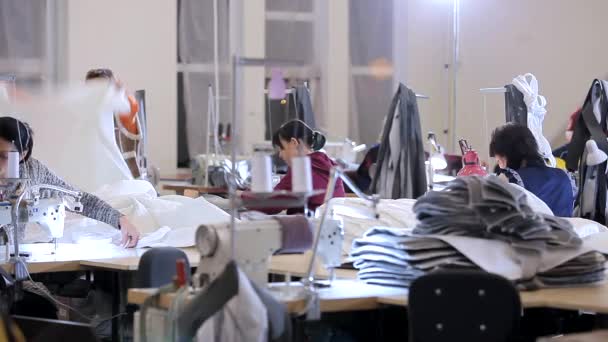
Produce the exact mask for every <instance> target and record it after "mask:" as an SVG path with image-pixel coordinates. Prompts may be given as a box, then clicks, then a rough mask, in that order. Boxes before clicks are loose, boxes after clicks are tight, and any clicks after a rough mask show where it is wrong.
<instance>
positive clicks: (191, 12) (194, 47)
mask: <svg viewBox="0 0 608 342" xmlns="http://www.w3.org/2000/svg"><path fill="white" fill-rule="evenodd" d="M228 4H229V2H228V1H226V0H218V1H217V5H218V14H219V15H218V38H219V39H218V57H219V64H220V66H219V89H218V85H217V84H216V80H215V73H214V40H213V35H214V23H213V10H214V9H213V0H180V3H179V14H178V15H179V17H178V25H179V27H178V45H179V46H178V63H179V67H178V70H179V72H180V74H181V75H180V76H181V77H179V78H178V79H180V80H181V84H180V90H181V91H182V93H181V99H180V101H182V103H181V105H182V106H181V107H182V111H183V113H181V114H182V116H183V117H182V118H181V119H182V120H180V121H182V125H180V126H182V127H183V129H185V135H186V139H185V142H184V143H186V144H187V150H188V156H187V157H189V158H192V157H194V156H196V155H199V154H202V153H205V148H206V146H207V143H208V139H207V105H208V101H209V98H208V87H209V85H211V86H212V87H213V93H214V94H215V96H219V98H220V101H219V110H218V113H219V117H220V122H222V123H224V124H225V123H227V122H229V121H230V111H231V110H232V107H231V102H230V99H231V92H232V81H231V77H230V40H229V36H230V27H229V8H228ZM217 109H218V108H216V110H217ZM179 134H181V135H183V134H184V132H180V133H179ZM183 148H185V146H182V149H183ZM182 152H183V151H182ZM180 159H181V158H180ZM180 161H181V162H187V161H183V160H180Z"/></svg>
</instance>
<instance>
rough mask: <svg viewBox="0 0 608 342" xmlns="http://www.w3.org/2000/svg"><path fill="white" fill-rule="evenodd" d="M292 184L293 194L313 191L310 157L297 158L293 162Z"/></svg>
mask: <svg viewBox="0 0 608 342" xmlns="http://www.w3.org/2000/svg"><path fill="white" fill-rule="evenodd" d="M291 172H292V173H291V184H292V191H293V192H311V191H312V167H311V166H310V157H308V156H304V157H295V158H293V159H292V160H291Z"/></svg>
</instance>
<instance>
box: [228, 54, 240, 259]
mask: <svg viewBox="0 0 608 342" xmlns="http://www.w3.org/2000/svg"><path fill="white" fill-rule="evenodd" d="M239 61H240V59H239V57H237V56H233V57H232V131H231V134H230V139H231V143H232V148H231V151H230V161H231V163H232V165H231V167H232V170H231V173H232V175H231V176H232V177H236V146H237V143H236V142H237V141H236V137H237V134H234V133H235V132H236V131H237V130H236V129H237V125H236V111H237V110H238V108H239V106H238V103H237V101H238V98H239V97H238V91H237V87H238V84H239V83H238V81H239V80H238V63H239ZM228 192H229V195H230V209H231V215H230V251H231V252H230V255H231V257H232V259H234V258H235V254H236V250H235V249H236V244H235V241H234V238H235V236H236V234H235V231H236V215H237V214H238V209H237V206H236V180H235V179H231V180H230V182H228Z"/></svg>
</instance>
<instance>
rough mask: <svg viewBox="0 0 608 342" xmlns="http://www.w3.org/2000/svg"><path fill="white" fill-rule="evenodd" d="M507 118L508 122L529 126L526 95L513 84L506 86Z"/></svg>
mask: <svg viewBox="0 0 608 342" xmlns="http://www.w3.org/2000/svg"><path fill="white" fill-rule="evenodd" d="M505 89H506V91H505V116H506V121H507V122H514V123H517V124H520V125H524V126H527V125H528V108H527V107H526V103H525V102H524V95H523V94H522V93H521V91H519V90H518V89H517V87H515V86H514V85H513V84H507V85H506V86H505Z"/></svg>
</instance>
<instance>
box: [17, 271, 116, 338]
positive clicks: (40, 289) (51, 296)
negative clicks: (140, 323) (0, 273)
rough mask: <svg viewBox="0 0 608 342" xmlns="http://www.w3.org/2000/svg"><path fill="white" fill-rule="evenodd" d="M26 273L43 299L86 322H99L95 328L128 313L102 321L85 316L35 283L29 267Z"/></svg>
mask: <svg viewBox="0 0 608 342" xmlns="http://www.w3.org/2000/svg"><path fill="white" fill-rule="evenodd" d="M25 271H26V273H27V278H28V279H29V280H30V282H31V284H32V286H33V287H35V288H36V289H37V290H38V294H40V295H42V296H43V297H45V298H47V299H48V300H50V301H51V302H53V303H54V304H55V305H58V306H61V307H63V308H65V309H68V310H70V311H72V312H74V313H75V314H77V315H78V316H80V317H81V318H84V319H85V320H87V321H88V322H89V323H93V321H95V320H97V321H98V323H97V324H96V325H95V328H97V327H98V326H99V325H101V324H102V323H104V322H106V321H109V320H112V319H114V318H116V317H120V316H124V315H127V313H126V312H121V313H119V314H116V315H114V316H111V317H108V318H102V319H96V318H95V317H89V316H87V315H85V314H83V313H82V312H80V311H78V310H77V309H76V308H74V307H72V306H69V305H67V304H65V303H62V302H61V301H59V300H58V299H56V298H55V297H54V296H53V295H52V294H51V293H50V292H49V290H48V289H47V288H45V287H41V286H40V285H39V284H38V283H37V282H36V281H34V279H32V276H31V274H30V272H29V270H28V269H27V267H26V268H25Z"/></svg>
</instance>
